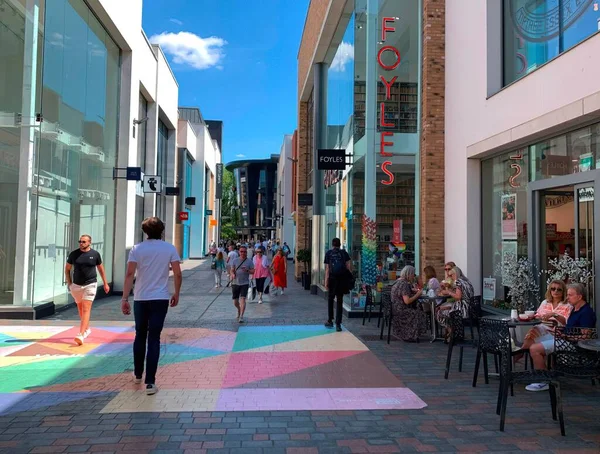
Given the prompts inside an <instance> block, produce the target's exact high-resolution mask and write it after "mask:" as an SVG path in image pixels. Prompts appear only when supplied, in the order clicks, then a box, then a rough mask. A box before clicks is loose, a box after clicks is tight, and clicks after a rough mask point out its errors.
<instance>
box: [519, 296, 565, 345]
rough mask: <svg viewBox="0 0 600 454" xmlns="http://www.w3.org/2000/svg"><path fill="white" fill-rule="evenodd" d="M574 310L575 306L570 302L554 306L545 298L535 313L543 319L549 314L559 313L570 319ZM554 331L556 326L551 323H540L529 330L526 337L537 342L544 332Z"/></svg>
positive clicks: (550, 332)
mask: <svg viewBox="0 0 600 454" xmlns="http://www.w3.org/2000/svg"><path fill="white" fill-rule="evenodd" d="M572 310H573V306H571V305H570V304H569V303H563V302H560V303H558V305H557V306H556V307H553V306H552V303H551V302H549V301H547V300H544V301H542V304H540V307H538V310H537V311H536V313H535V317H536V318H538V319H541V318H542V317H544V316H546V315H549V314H558V315H562V316H563V317H564V318H565V320H568V319H569V315H571V311H572ZM553 331H554V328H553V327H551V326H550V325H548V324H545V323H540V324H539V325H536V326H534V327H533V328H531V329H530V330H529V332H528V333H527V334H526V335H525V339H526V340H532V341H534V342H535V340H536V339H538V338H539V337H540V336H543V335H544V334H552V333H553Z"/></svg>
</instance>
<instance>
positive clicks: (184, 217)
mask: <svg viewBox="0 0 600 454" xmlns="http://www.w3.org/2000/svg"><path fill="white" fill-rule="evenodd" d="M178 214H179V220H180V221H187V220H188V219H189V218H190V214H189V213H188V212H187V211H180V212H179V213H178Z"/></svg>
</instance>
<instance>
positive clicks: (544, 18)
mask: <svg viewBox="0 0 600 454" xmlns="http://www.w3.org/2000/svg"><path fill="white" fill-rule="evenodd" d="M503 8H504V84H505V85H507V84H510V83H511V82H514V81H515V80H517V79H519V78H521V77H523V76H524V75H526V74H528V73H530V72H531V71H534V70H535V69H536V68H538V67H539V66H540V65H542V64H544V63H546V62H547V61H549V60H551V59H552V58H554V57H556V56H557V55H559V54H560V53H562V52H564V51H566V50H569V49H570V48H571V47H573V46H575V45H576V44H578V43H580V42H581V41H583V40H584V39H586V38H588V37H589V36H591V35H593V34H595V33H597V32H598V30H599V29H600V26H599V24H600V8H599V7H598V2H597V1H595V0H537V1H531V0H504V4H503Z"/></svg>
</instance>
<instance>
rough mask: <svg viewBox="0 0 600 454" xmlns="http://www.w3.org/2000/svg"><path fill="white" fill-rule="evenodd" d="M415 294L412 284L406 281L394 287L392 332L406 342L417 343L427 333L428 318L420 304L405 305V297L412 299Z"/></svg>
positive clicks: (397, 283) (399, 282)
mask: <svg viewBox="0 0 600 454" xmlns="http://www.w3.org/2000/svg"><path fill="white" fill-rule="evenodd" d="M414 294H415V292H414V291H413V289H412V285H411V283H410V282H408V281H407V280H405V279H398V280H397V281H396V283H395V284H394V286H393V287H392V309H393V314H394V318H393V321H392V331H393V332H394V336H396V337H399V338H400V339H402V340H406V341H415V340H417V339H419V337H420V336H422V335H423V334H425V333H426V332H427V318H426V315H425V313H424V312H423V311H422V310H421V307H420V305H419V303H418V302H417V301H415V302H414V303H412V304H405V303H404V298H403V296H404V295H406V296H408V297H409V298H410V297H412V296H414Z"/></svg>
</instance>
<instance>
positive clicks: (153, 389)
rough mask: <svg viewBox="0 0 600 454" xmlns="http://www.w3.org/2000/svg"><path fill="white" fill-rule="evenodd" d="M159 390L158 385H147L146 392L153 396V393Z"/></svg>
mask: <svg viewBox="0 0 600 454" xmlns="http://www.w3.org/2000/svg"><path fill="white" fill-rule="evenodd" d="M157 391H158V388H157V387H156V385H146V394H147V395H149V396H151V395H153V394H156V392H157Z"/></svg>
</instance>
